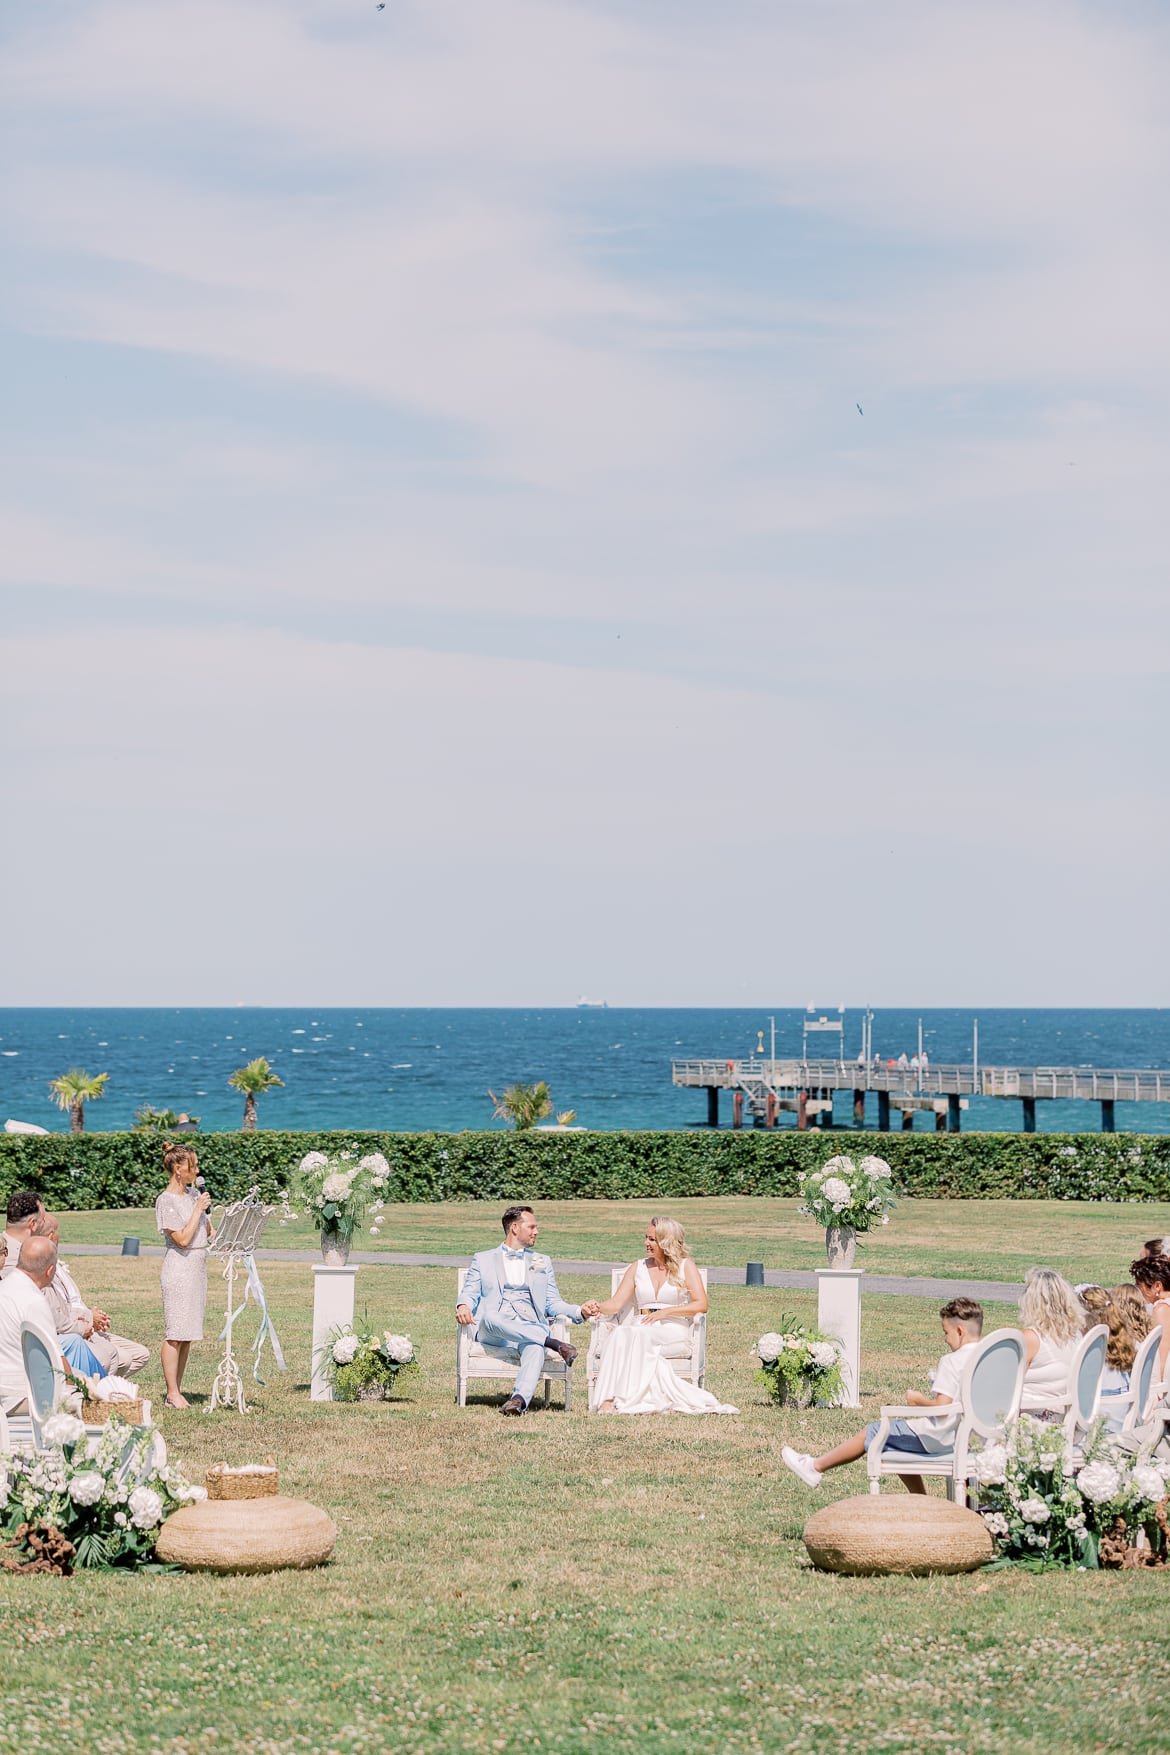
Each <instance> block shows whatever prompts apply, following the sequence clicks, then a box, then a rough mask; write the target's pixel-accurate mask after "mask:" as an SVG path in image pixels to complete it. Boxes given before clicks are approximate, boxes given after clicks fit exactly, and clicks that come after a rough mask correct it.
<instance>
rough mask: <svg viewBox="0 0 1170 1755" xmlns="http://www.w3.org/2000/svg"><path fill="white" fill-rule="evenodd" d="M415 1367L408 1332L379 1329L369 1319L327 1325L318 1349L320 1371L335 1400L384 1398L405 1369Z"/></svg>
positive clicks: (413, 1368)
mask: <svg viewBox="0 0 1170 1755" xmlns="http://www.w3.org/2000/svg"><path fill="white" fill-rule="evenodd" d="M417 1369H418V1357H417V1355H416V1353H415V1350H414V1342H413V1341H412V1340H411V1338H410V1336H409V1335H400V1334H395V1333H394V1332H393V1331H392V1330H391V1329H384V1330H382V1331H381V1333H379V1332H378V1331H377V1330H375V1329H372V1328H370V1327H369V1325H368V1323H363V1325H362V1326H361V1327H360V1328H354V1327H352V1326H351V1325H350V1324H349V1323H346V1324H345V1325H344V1327H340V1328H334V1329H330V1331H329V1337H328V1339H327V1341H326V1342H325V1346H324V1348H323V1349H322V1352H321V1371H322V1374H323V1375H324V1377H325V1378H326V1380H327V1382H328V1383H329V1386H330V1388H331V1389H332V1391H333V1399H334V1401H337V1402H365V1401H384V1400H385V1399H386V1398H387V1397H388V1396H389V1395H390V1393H391V1391H392V1390H393V1388H394V1385H395V1383H396V1382H397V1380H398V1378H399V1377H400V1376H401V1375H402V1373H403V1372H404V1371H416V1370H417Z"/></svg>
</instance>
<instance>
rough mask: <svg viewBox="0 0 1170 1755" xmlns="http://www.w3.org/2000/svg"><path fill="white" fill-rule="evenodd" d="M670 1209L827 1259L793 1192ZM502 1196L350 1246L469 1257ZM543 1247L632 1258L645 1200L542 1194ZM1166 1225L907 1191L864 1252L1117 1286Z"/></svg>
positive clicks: (705, 1230) (79, 1239)
mask: <svg viewBox="0 0 1170 1755" xmlns="http://www.w3.org/2000/svg"><path fill="white" fill-rule="evenodd" d="M662 1204H663V1206H664V1210H667V1211H669V1212H670V1213H671V1214H673V1216H674V1217H676V1218H678V1219H680V1220H681V1221H682V1223H683V1224H684V1225H685V1226H686V1228H687V1232H688V1235H689V1237H690V1239H691V1242H692V1244H693V1247H694V1251H695V1255H696V1257H697V1259H698V1260H699V1261H702V1262H707V1263H709V1264H710V1265H712V1266H742V1265H743V1264H744V1263H745V1262H747V1261H762V1262H764V1263H765V1265H766V1266H768V1267H770V1268H814V1267H823V1266H824V1262H825V1250H824V1243H823V1241H822V1240H821V1238H820V1236H819V1235H818V1233H817V1232H816V1231H815V1230H814V1228H813V1226H812V1225H811V1224H810V1223H809V1221H808V1220H807V1219H802V1218H799V1217H798V1216H797V1211H796V1208H797V1202H796V1201H795V1200H753V1199H746V1198H744V1199H739V1198H727V1199H711V1200H670V1201H666V1202H665V1203H662ZM503 1206H504V1203H503V1202H502V1201H499V1202H491V1203H488V1202H482V1203H481V1202H474V1201H448V1202H444V1203H441V1204H435V1205H433V1206H431V1205H421V1206H401V1207H400V1206H395V1207H388V1208H387V1216H386V1225H385V1228H384V1230H383V1231H382V1234H381V1236H380V1237H371V1236H370V1235H369V1231H368V1228H367V1229H366V1230H365V1231H363V1232H359V1233H358V1235H357V1236H356V1237H355V1239H354V1247H355V1249H370V1250H375V1249H387V1250H390V1251H393V1252H399V1253H401V1252H411V1253H415V1254H420V1255H460V1254H467V1255H469V1254H470V1253H471V1252H472V1251H473V1250H476V1249H483V1248H485V1247H487V1246H489V1245H490V1244H492V1243H494V1242H496V1240H497V1238H498V1236H499V1228H498V1214H499V1213H500V1212H501V1211H502V1210H503ZM535 1210H536V1214H537V1217H538V1219H539V1220H540V1227H541V1234H540V1241H539V1247H540V1248H541V1249H546V1250H548V1252H549V1253H550V1254H551V1255H555V1256H557V1257H559V1258H561V1259H562V1260H568V1261H630V1260H631V1259H632V1258H633V1257H635V1256H637V1255H640V1254H641V1253H642V1235H643V1231H644V1228H645V1224H646V1220H647V1219H648V1218H649V1217H650V1215H651V1213H652V1212H653V1211H654V1203H653V1202H650V1201H602V1200H572V1201H538V1202H537V1203H536V1207H535ZM1164 1233H1170V1203H1155V1202H1143V1203H1141V1204H1140V1205H1137V1204H1127V1203H1125V1202H1121V1201H1117V1202H1101V1203H1097V1204H1090V1203H1087V1202H1086V1203H1078V1202H1073V1201H1040V1200H1013V1201H949V1200H905V1201H902V1202H901V1204H900V1205H899V1207H898V1209H897V1211H896V1213H895V1214H894V1216H893V1218H892V1220H891V1221H890V1224H889V1225H888V1226H885V1227H884V1228H883V1229H881V1230H879V1231H877V1232H874V1233H873V1234H872V1235H871V1236H870V1237H869V1238H867V1239H866V1241H865V1243H864V1245H863V1247H862V1249H861V1251H860V1254H859V1258H858V1259H859V1261H860V1262H861V1265H862V1266H864V1267H865V1268H866V1269H867V1270H868V1271H869V1272H870V1273H875V1274H924V1275H929V1276H932V1277H940V1276H942V1277H945V1276H948V1275H954V1276H955V1277H956V1278H957V1279H992V1280H1013V1281H1014V1280H1020V1279H1022V1278H1023V1276H1024V1270H1025V1269H1026V1268H1029V1267H1031V1266H1032V1264H1033V1263H1034V1262H1043V1263H1044V1264H1045V1265H1047V1266H1049V1267H1055V1268H1058V1269H1059V1270H1060V1271H1061V1272H1062V1273H1063V1274H1066V1275H1067V1276H1068V1278H1069V1279H1071V1280H1072V1282H1073V1283H1074V1285H1075V1284H1076V1283H1077V1282H1079V1281H1082V1280H1094V1279H1095V1280H1100V1281H1101V1282H1102V1283H1103V1284H1105V1285H1113V1284H1114V1283H1115V1282H1116V1281H1117V1280H1118V1279H1123V1278H1126V1277H1128V1276H1127V1272H1126V1270H1127V1268H1128V1266H1129V1263H1130V1262H1131V1261H1132V1260H1133V1258H1134V1256H1135V1255H1136V1254H1137V1252H1138V1249H1139V1248H1140V1246H1141V1244H1142V1243H1143V1242H1144V1241H1145V1239H1146V1238H1147V1237H1153V1236H1160V1235H1162V1234H1164ZM127 1234H136V1235H138V1236H140V1237H141V1238H142V1240H143V1242H144V1243H157V1242H158V1241H159V1239H158V1237H157V1235H156V1233H155V1228H154V1214H153V1212H150V1211H146V1210H140V1209H128V1210H125V1211H122V1212H102V1213H66V1214H63V1215H62V1246H63V1248H64V1250H65V1252H66V1254H67V1253H68V1246H69V1243H70V1242H75V1243H119V1242H121V1240H122V1238H123V1237H124V1236H126V1235H127ZM264 1241H265V1245H266V1246H267V1245H271V1246H272V1247H273V1248H285V1247H287V1248H290V1249H293V1248H300V1249H309V1248H315V1247H316V1244H317V1238H316V1233H315V1232H313V1231H312V1230H311V1229H310V1228H309V1226H308V1225H307V1224H306V1223H305V1221H304V1220H303V1219H297V1220H295V1221H293V1222H291V1223H288V1224H285V1225H283V1226H282V1225H280V1223H279V1222H278V1219H276V1218H274V1219H272V1220H271V1221H270V1223H269V1227H268V1231H267V1234H266V1236H265V1239H264Z"/></svg>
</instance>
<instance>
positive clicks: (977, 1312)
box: [780, 1298, 983, 1493]
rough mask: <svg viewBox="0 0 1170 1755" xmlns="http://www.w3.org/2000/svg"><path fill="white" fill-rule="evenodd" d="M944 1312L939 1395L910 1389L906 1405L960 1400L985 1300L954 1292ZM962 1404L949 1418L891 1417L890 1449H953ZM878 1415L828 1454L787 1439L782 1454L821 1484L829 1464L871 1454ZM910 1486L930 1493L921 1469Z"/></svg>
mask: <svg viewBox="0 0 1170 1755" xmlns="http://www.w3.org/2000/svg"><path fill="white" fill-rule="evenodd" d="M939 1316H940V1317H941V1318H942V1329H943V1339H944V1340H945V1341H946V1344H947V1351H946V1352H945V1353H944V1354H943V1356H942V1358H941V1359H940V1360H939V1362H938V1369H937V1371H936V1372H935V1373H934V1378H933V1386H934V1393H933V1395H923V1394H922V1392H921V1391H920V1390H917V1389H908V1390H907V1391H906V1406H907V1407H910V1408H945V1407H949V1406H950V1405H951V1404H952V1403H954V1402H957V1401H958V1396H959V1385H960V1383H961V1382H962V1378H963V1367H964V1366H965V1365H966V1363H967V1357H966V1355H967V1353H968V1352H969V1350H970V1349H971V1348H972V1347H973V1346H975V1344H976V1343H977V1341H978V1340H979V1338H980V1336H981V1335H982V1333H983V1306H982V1305H981V1304H977V1303H976V1302H975V1300H974V1298H952V1299H951V1301H950V1303H949V1304H944V1305H943V1307H942V1309H941V1310H940V1311H939ZM959 1412H960V1410H959V1408H958V1407H957V1406H956V1408H955V1411H954V1413H953V1414H952V1415H950V1417H949V1418H946V1419H939V1420H923V1421H922V1422H921V1424H917V1423H916V1424H914V1425H911V1423H910V1421H909V1420H891V1421H890V1435H889V1437H888V1438H887V1439H886V1449H887V1450H904V1451H906V1452H907V1453H908V1454H909V1455H911V1456H940V1455H942V1454H944V1453H945V1452H946V1451H949V1450H950V1449H952V1447H953V1445H954V1438H955V1432H956V1430H957V1429H958V1425H959ZM877 1429H878V1421H877V1420H871V1421H870V1422H869V1425H868V1426H867V1427H866V1428H865V1431H864V1432H855V1433H854V1435H853V1437H852V1438H847V1439H846V1440H845V1442H844V1443H843V1444H839V1445H838V1446H837V1448H836V1449H835V1450H829V1451H826V1452H825V1455H824V1456H817V1457H813V1456H808V1455H806V1453H805V1452H804V1451H801V1450H793V1448H792V1446H791V1445H790V1444H785V1445H784V1446H783V1447H782V1449H781V1451H780V1455H781V1456H782V1457H783V1459H784V1462H785V1463H786V1465H787V1466H788V1467H789V1468H790V1469H791V1470H792V1472H793V1474H794V1475H798V1476H799V1477H800V1479H801V1480H802V1481H803V1482H804V1483H805V1485H806V1486H808V1487H819V1486H820V1484H821V1477H822V1476H823V1474H824V1472H825V1470H826V1469H839V1468H840V1467H841V1465H842V1464H843V1463H851V1462H856V1461H857V1459H858V1457H862V1456H864V1455H865V1453H866V1451H867V1450H868V1449H869V1447H870V1445H871V1444H872V1443H873V1441H874V1439H875V1437H876V1436H877ZM902 1479H903V1481H905V1483H906V1486H907V1488H908V1489H909V1491H910V1492H911V1493H925V1492H926V1482H925V1481H924V1480H923V1479H922V1476H921V1475H903V1476H902Z"/></svg>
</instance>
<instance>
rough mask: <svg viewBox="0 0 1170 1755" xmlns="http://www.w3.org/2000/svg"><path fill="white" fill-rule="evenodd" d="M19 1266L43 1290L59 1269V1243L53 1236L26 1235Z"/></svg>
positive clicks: (21, 1247) (21, 1248)
mask: <svg viewBox="0 0 1170 1755" xmlns="http://www.w3.org/2000/svg"><path fill="white" fill-rule="evenodd" d="M17 1266H18V1267H20V1268H23V1269H24V1272H25V1273H26V1274H27V1275H28V1277H29V1279H30V1280H35V1281H36V1283H37V1285H38V1286H40V1288H41V1290H42V1291H43V1290H44V1288H45V1287H46V1286H47V1285H48V1284H49V1281H50V1280H51V1279H52V1278H53V1275H54V1274H55V1273H56V1271H57V1245H56V1244H55V1243H54V1241H53V1239H52V1238H51V1237H26V1238H25V1240H24V1242H23V1243H22V1244H21V1246H20V1260H19V1261H18V1263H17Z"/></svg>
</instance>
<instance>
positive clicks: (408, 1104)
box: [0, 1007, 1170, 1133]
mask: <svg viewBox="0 0 1170 1755" xmlns="http://www.w3.org/2000/svg"><path fill="white" fill-rule="evenodd" d="M829 1015H830V1016H833V1017H835V1016H836V1015H837V1014H836V1013H835V1012H832V1013H830V1014H829ZM773 1017H774V1018H775V1029H776V1053H777V1055H778V1056H781V1057H788V1056H795V1055H799V1054H800V1052H801V1026H802V1021H803V1018H804V1014H803V1012H802V1011H800V1010H797V1009H787V1010H780V1011H776V1012H774V1013H769V1012H761V1011H756V1010H734V1011H731V1010H729V1011H721V1010H719V1009H716V1008H708V1009H702V1010H673V1009H668V1008H662V1009H646V1010H627V1009H600V1008H598V1009H594V1010H584V1009H576V1008H574V1009H565V1010H548V1011H538V1010H531V1011H529V1010H524V1009H523V1008H515V1009H511V1008H509V1009H490V1008H485V1009H477V1010H441V1011H426V1010H402V1011H396V1010H377V1009H374V1010H369V1009H364V1008H362V1009H348V1008H345V1009H321V1008H317V1009H315V1010H309V1009H296V1008H293V1007H283V1008H276V1009H272V1010H268V1009H259V1008H252V1007H247V1008H244V1007H241V1008H238V1009H230V1008H224V1009H196V1008H190V1009H187V1008H184V1009H178V1010H169V1009H168V1010H138V1009H124V1010H123V1009H117V1010H108V1011H107V1010H89V1009H85V1010H82V1009H76V1010H74V1009H66V1008H60V1009H58V1008H35V1009H22V1010H17V1009H0V1120H4V1119H7V1118H9V1117H14V1118H17V1119H19V1120H21V1121H32V1122H37V1123H39V1125H40V1126H42V1127H48V1128H51V1129H54V1130H55V1129H61V1128H63V1127H65V1126H66V1125H67V1120H66V1118H65V1117H63V1116H62V1115H61V1113H60V1111H59V1110H58V1109H57V1108H56V1107H55V1105H54V1104H53V1102H52V1100H51V1099H50V1096H49V1090H48V1086H49V1080H50V1079H52V1078H54V1077H55V1076H56V1075H57V1074H59V1073H61V1072H64V1071H65V1070H66V1069H67V1068H69V1067H75V1066H79V1067H84V1068H85V1069H86V1070H87V1071H88V1072H90V1073H99V1072H108V1073H109V1075H110V1077H109V1084H108V1086H107V1088H106V1089H107V1095H106V1097H105V1098H104V1099H103V1100H102V1101H101V1102H100V1103H94V1104H91V1105H89V1106H88V1107H87V1111H86V1125H87V1127H88V1128H89V1129H91V1130H95V1131H106V1130H112V1129H116V1128H123V1127H128V1126H130V1125H131V1123H132V1121H133V1118H134V1112H135V1110H137V1109H139V1108H141V1107H142V1105H143V1104H146V1103H149V1104H151V1105H152V1106H153V1107H154V1108H156V1109H173V1110H175V1111H176V1112H178V1111H180V1110H184V1109H185V1110H188V1111H189V1112H190V1113H192V1114H194V1115H198V1116H199V1117H200V1118H201V1123H202V1126H203V1128H204V1129H205V1130H208V1129H210V1130H214V1129H218V1128H233V1127H238V1126H239V1125H240V1120H241V1116H242V1112H243V1099H242V1097H240V1096H239V1095H238V1094H237V1093H236V1092H235V1091H232V1090H229V1088H228V1084H227V1079H228V1074H229V1073H230V1072H231V1071H232V1070H233V1069H234V1068H235V1067H238V1066H242V1065H243V1064H244V1062H245V1061H248V1060H251V1059H253V1058H254V1057H255V1056H256V1055H260V1054H263V1055H266V1056H267V1057H268V1060H269V1062H270V1064H271V1065H272V1068H273V1070H274V1071H275V1072H277V1073H278V1074H279V1075H280V1077H281V1078H282V1079H283V1080H284V1086H283V1088H282V1089H279V1090H274V1091H272V1092H270V1093H269V1095H267V1096H266V1097H263V1098H262V1099H261V1100H260V1105H259V1109H260V1125H261V1127H272V1128H309V1129H313V1128H348V1127H352V1128H385V1129H392V1130H401V1131H405V1132H417V1131H421V1130H425V1129H430V1128H434V1129H439V1130H455V1129H459V1128H477V1127H490V1126H500V1125H502V1124H501V1123H494V1122H493V1121H492V1104H491V1100H490V1098H489V1097H488V1090H489V1087H490V1088H491V1089H493V1090H495V1091H502V1090H503V1088H504V1087H505V1086H506V1085H509V1084H514V1083H517V1082H529V1081H532V1080H535V1079H541V1078H543V1079H546V1080H547V1081H548V1083H549V1085H550V1086H551V1089H552V1095H553V1101H554V1104H555V1106H556V1108H557V1109H558V1110H563V1109H574V1110H576V1112H577V1120H578V1122H579V1123H580V1124H582V1125H583V1126H586V1127H592V1128H624V1127H634V1128H688V1127H692V1126H696V1125H701V1124H704V1123H705V1121H706V1103H705V1098H704V1094H703V1092H702V1091H693V1090H676V1089H675V1088H674V1087H673V1086H672V1084H671V1080H670V1073H671V1061H672V1059H683V1058H688V1057H697V1056H715V1057H717V1058H719V1059H732V1058H735V1059H740V1058H746V1057H747V1056H748V1055H749V1054H750V1053H751V1052H752V1051H753V1050H754V1049H756V1048H757V1046H758V1045H759V1043H760V1040H761V1034H762V1040H763V1046H764V1050H765V1052H768V1051H769V1050H770V1047H771V1032H772V1023H771V1020H772V1018H773ZM920 1019H921V1024H922V1036H923V1042H924V1046H925V1048H926V1051H927V1053H928V1054H929V1056H930V1059H931V1061H932V1063H933V1064H934V1065H935V1066H938V1065H940V1064H942V1063H951V1062H956V1061H959V1062H964V1063H969V1062H970V1060H971V1051H972V1031H973V1025H974V1021H975V1014H973V1013H972V1012H970V1011H965V1010H962V1009H956V1010H946V1011H925V1012H922V1013H918V1012H916V1011H887V1012H883V1011H880V1010H879V1011H875V1013H874V1022H873V1048H874V1051H875V1052H876V1053H878V1054H880V1055H881V1056H882V1058H883V1059H885V1058H888V1057H890V1056H893V1057H897V1055H899V1054H900V1053H901V1052H902V1051H903V1050H905V1052H906V1053H907V1054H913V1053H914V1052H915V1050H916V1048H917V1046H918V1027H919V1020H920ZM861 1020H862V1013H861V1011H860V1010H857V1011H849V1010H847V1011H846V1012H845V1014H844V1027H845V1028H844V1046H845V1054H846V1056H847V1057H848V1058H852V1057H854V1056H855V1055H856V1054H857V1052H858V1050H859V1048H860V1045H861V1028H862V1023H861ZM978 1022H979V1060H980V1064H981V1065H983V1066H992V1065H997V1064H998V1065H1020V1066H1048V1067H1051V1066H1096V1067H1150V1068H1157V1069H1167V1068H1168V1067H1170V1011H1162V1010H1156V1011H1138V1010H1132V1011H1097V1010H1093V1011H1090V1010H1085V1011H1056V1010H1042V1011H1018V1010H1000V1011H980V1012H979V1013H978ZM829 1040H831V1039H830V1038H824V1037H821V1038H819V1039H818V1038H813V1039H812V1041H811V1043H810V1053H813V1052H815V1051H816V1046H817V1043H818V1041H819V1042H820V1043H821V1044H823V1051H824V1052H826V1054H827V1055H831V1052H832V1051H831V1050H829V1048H828V1042H829ZM871 1101H872V1100H871ZM835 1119H836V1121H837V1122H838V1123H839V1124H840V1125H842V1126H844V1125H846V1124H847V1123H848V1122H849V1120H850V1119H851V1106H850V1100H849V1094H848V1093H847V1092H842V1093H839V1094H838V1098H837V1109H836V1114H835ZM1116 1119H1117V1127H1118V1129H1119V1130H1121V1129H1133V1130H1134V1131H1138V1132H1143V1133H1166V1132H1170V1105H1166V1104H1156V1103H1141V1104H1138V1103H1134V1104H1122V1103H1119V1104H1118V1106H1117V1117H1116ZM730 1120H731V1103H730V1098H729V1096H728V1095H727V1094H726V1093H725V1094H724V1097H723V1101H722V1121H723V1123H724V1125H730ZM873 1120H874V1122H875V1124H876V1117H874V1118H873ZM1100 1123H1101V1116H1100V1109H1099V1107H1098V1105H1096V1104H1094V1103H1057V1102H1041V1103H1039V1104H1037V1127H1038V1128H1039V1129H1040V1130H1041V1131H1042V1132H1065V1131H1095V1130H1096V1129H1097V1128H1098V1127H1099V1126H1100ZM779 1125H780V1126H782V1127H791V1126H794V1125H795V1118H794V1117H793V1116H791V1115H788V1114H785V1115H782V1116H781V1118H780V1122H779ZM1021 1125H1022V1122H1021V1110H1020V1105H1019V1103H1018V1102H1014V1101H1010V1100H1002V1101H997V1100H995V1099H991V1098H982V1099H973V1100H972V1106H971V1108H970V1109H969V1110H968V1111H966V1112H965V1113H964V1116H963V1126H964V1127H965V1128H968V1127H970V1128H986V1129H992V1130H997V1131H1000V1130H1006V1131H1013V1130H1015V1129H1018V1128H1019V1127H1021ZM916 1126H917V1127H919V1128H922V1129H929V1128H931V1127H932V1126H933V1117H931V1116H928V1115H922V1116H919V1117H918V1118H917V1121H916Z"/></svg>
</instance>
